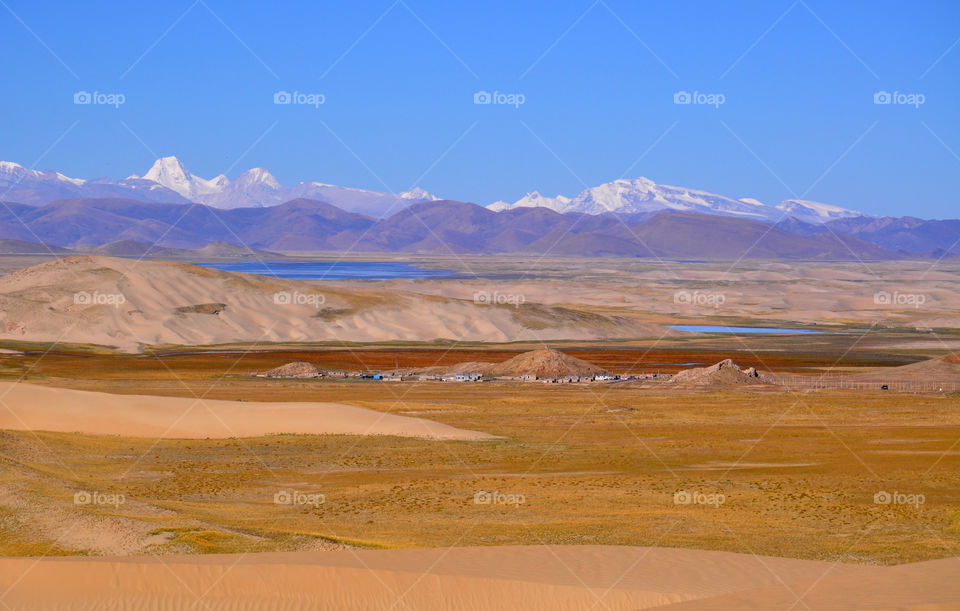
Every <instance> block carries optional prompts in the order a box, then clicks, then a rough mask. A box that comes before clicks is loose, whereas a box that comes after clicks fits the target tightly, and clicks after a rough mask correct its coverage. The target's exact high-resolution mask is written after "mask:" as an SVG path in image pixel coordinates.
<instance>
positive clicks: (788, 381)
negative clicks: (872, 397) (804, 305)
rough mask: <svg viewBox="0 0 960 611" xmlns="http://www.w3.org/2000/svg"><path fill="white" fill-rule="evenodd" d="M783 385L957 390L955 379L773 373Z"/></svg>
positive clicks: (847, 388) (926, 390)
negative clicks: (865, 377) (931, 379)
mask: <svg viewBox="0 0 960 611" xmlns="http://www.w3.org/2000/svg"><path fill="white" fill-rule="evenodd" d="M771 377H773V378H775V379H776V380H777V381H779V382H780V383H781V384H783V385H784V386H788V387H791V388H803V389H811V390H889V391H892V392H907V393H911V392H912V393H927V392H929V393H937V392H942V393H948V392H951V393H952V392H957V383H956V382H955V381H949V382H937V381H929V380H897V379H883V378H877V379H873V380H864V379H862V378H860V379H852V380H851V379H849V378H847V377H845V376H843V375H838V374H833V375H823V376H804V375H789V374H787V375H784V374H773V375H771Z"/></svg>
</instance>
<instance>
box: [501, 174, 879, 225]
mask: <svg viewBox="0 0 960 611" xmlns="http://www.w3.org/2000/svg"><path fill="white" fill-rule="evenodd" d="M528 207H544V208H549V209H551V210H554V211H556V212H560V213H567V212H579V213H583V214H604V213H611V212H612V213H616V214H629V215H635V214H640V213H648V212H657V211H660V210H676V211H679V212H700V213H706V214H717V215H721V216H735V217H740V218H746V219H753V220H757V221H766V222H774V223H775V222H777V221H780V220H782V219H784V218H787V217H790V216H793V217H795V218H798V219H799V220H802V221H804V222H807V223H824V222H827V221H830V220H834V219H837V218H845V217H854V216H863V214H862V213H860V212H856V211H854V210H846V209H844V208H839V207H837V206H831V205H829V204H821V203H818V202H809V201H801V200H787V201H784V202H782V203H780V204H779V205H777V206H775V207H773V206H767V205H766V204H764V203H762V202H760V201H758V200H755V199H751V198H744V199H733V198H729V197H725V196H723V195H717V194H715V193H709V192H707V191H699V190H696V189H687V188H684V187H672V186H669V185H660V184H657V183H655V182H653V181H652V180H650V179H647V178H636V179H632V180H627V179H620V180H615V181H613V182H608V183H605V184H602V185H600V186H597V187H592V188H589V189H585V190H584V191H582V192H580V194H578V195H577V196H576V197H573V198H569V197H564V196H562V195H558V196H557V197H544V196H543V195H541V194H540V193H538V192H536V191H534V192H532V193H528V194H527V195H525V196H524V197H522V198H520V199H519V200H517V201H516V202H514V203H512V204H509V203H507V202H503V201H499V202H495V203H493V204H490V206H489V208H490V209H491V210H493V211H496V212H499V211H503V210H510V209H516V208H528Z"/></svg>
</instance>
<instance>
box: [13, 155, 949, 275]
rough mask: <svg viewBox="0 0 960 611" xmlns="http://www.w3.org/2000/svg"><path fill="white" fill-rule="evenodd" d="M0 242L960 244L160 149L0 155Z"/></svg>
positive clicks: (667, 200)
mask: <svg viewBox="0 0 960 611" xmlns="http://www.w3.org/2000/svg"><path fill="white" fill-rule="evenodd" d="M0 239H6V240H8V241H9V240H19V241H20V242H8V244H9V245H10V246H9V248H10V249H11V252H15V251H16V252H25V251H30V250H31V249H36V248H40V249H41V250H45V246H40V245H39V244H38V242H43V243H44V244H45V245H49V246H50V247H52V248H54V249H55V248H63V247H66V248H72V249H81V250H90V249H93V248H98V247H103V246H105V245H111V244H113V245H114V246H112V247H111V248H114V249H119V250H120V251H123V252H127V251H129V252H132V253H141V254H142V253H143V252H149V253H150V254H151V256H153V255H158V253H159V252H160V251H158V250H157V249H158V248H167V249H199V248H203V247H204V246H206V245H207V244H210V243H212V242H224V243H228V244H233V245H237V246H243V247H250V248H257V249H265V250H271V251H330V250H352V251H365V252H416V253H450V252H454V253H534V254H544V253H551V254H557V255H579V256H601V255H612V256H630V257H662V258H721V259H726V258H737V257H739V256H740V255H742V254H743V253H745V252H746V253H748V256H750V257H756V258H783V259H855V258H861V259H884V258H898V257H901V258H902V257H921V258H922V257H932V258H941V257H944V256H954V255H955V253H956V252H957V251H958V250H960V249H958V248H957V245H958V242H960V220H923V219H918V218H913V217H900V218H892V217H873V216H866V215H864V214H861V213H859V212H856V211H854V210H848V209H844V208H839V207H836V206H832V205H829V204H823V203H819V202H810V201H803V200H786V201H784V202H781V203H779V204H778V205H776V206H768V205H765V204H763V203H762V202H759V201H757V200H755V199H750V198H745V199H733V198H729V197H725V196H722V195H717V194H714V193H709V192H706V191H699V190H695V189H687V188H682V187H674V186H668V185H660V184H657V183H655V182H653V181H651V180H649V179H646V178H637V179H631V180H626V179H622V180H615V181H613V182H610V183H606V184H604V185H600V186H597V187H592V188H589V189H585V190H584V191H582V192H581V193H579V194H578V195H577V196H575V197H573V198H567V197H563V196H557V197H555V198H548V197H544V196H542V195H540V194H539V193H537V192H533V193H530V194H528V195H526V196H524V197H523V198H521V199H520V200H518V201H516V202H514V203H512V204H508V203H506V202H496V203H494V204H491V205H490V206H486V207H484V206H479V205H476V204H472V203H465V202H457V201H451V200H440V199H437V198H436V197H434V196H433V195H431V194H430V193H428V192H426V191H424V190H422V189H419V188H417V189H413V190H412V191H410V192H406V193H400V194H398V195H393V194H389V193H382V192H377V191H366V190H362V189H351V188H347V187H338V186H335V185H328V184H323V183H318V182H300V183H298V184H297V185H294V186H292V187H287V186H284V185H282V184H280V183H279V182H278V181H277V180H276V179H275V178H274V177H273V175H272V174H271V173H270V172H269V171H267V170H266V169H263V168H253V169H251V170H247V171H245V172H243V173H241V174H240V175H239V176H237V177H236V178H235V179H234V180H232V181H231V180H230V179H228V178H227V177H226V176H224V175H220V176H217V177H215V178H212V179H209V180H207V179H203V178H200V177H197V176H195V175H193V174H192V173H191V172H190V171H189V170H187V168H186V167H185V166H184V165H183V164H182V163H181V162H180V161H179V160H178V159H177V158H175V157H164V158H162V159H158V160H157V161H156V162H155V163H154V164H153V166H152V167H151V168H150V169H149V170H148V171H147V172H146V173H145V174H144V175H143V176H138V175H131V176H129V177H127V178H124V179H121V180H112V179H107V178H99V179H90V180H86V179H78V178H70V177H68V176H65V175H64V174H61V173H59V172H54V171H45V172H38V171H35V170H30V169H26V168H24V167H22V166H20V165H18V164H15V163H11V162H0ZM118 242H119V244H116V243H118ZM54 252H56V251H55V250H54Z"/></svg>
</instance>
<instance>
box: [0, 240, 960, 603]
mask: <svg viewBox="0 0 960 611" xmlns="http://www.w3.org/2000/svg"><path fill="white" fill-rule="evenodd" d="M378 256H379V257H380V258H382V257H383V255H378ZM328 257H329V255H327V254H324V253H318V254H317V255H316V258H317V259H320V260H323V259H325V258H328ZM372 257H373V258H372V259H371V260H378V259H377V258H376V257H377V255H374V256H372ZM354 258H355V259H357V260H363V256H361V255H357V256H355V257H354ZM405 260H410V261H412V262H415V263H416V264H418V265H422V266H428V267H436V268H441V269H449V270H453V271H455V272H457V273H459V274H460V275H459V277H457V278H452V279H419V280H384V281H357V280H348V281H323V280H322V281H292V280H285V279H281V278H265V277H263V276H253V275H248V274H233V273H228V272H221V271H219V270H215V269H211V268H208V267H197V266H194V265H190V264H186V263H183V262H176V263H174V262H165V261H148V260H143V261H141V260H138V259H133V258H130V259H123V258H112V257H95V256H83V257H69V258H66V259H47V260H40V259H33V258H19V257H8V258H5V259H3V260H2V261H0V269H2V270H3V271H4V272H10V273H6V275H4V276H3V277H0V311H2V317H3V318H2V321H0V322H2V329H3V333H0V340H2V341H0V348H2V349H3V352H2V353H0V429H2V430H0V465H2V468H0V556H2V557H3V558H0V566H2V567H3V569H2V570H0V605H2V606H6V607H9V608H71V607H73V608H90V607H98V608H173V607H177V608H180V607H196V608H211V609H219V608H244V605H245V606H246V607H247V608H258V607H262V606H272V607H274V608H299V607H312V608H348V609H349V608H353V609H369V608H414V609H420V608H450V609H487V608H514V607H527V608H534V609H536V608H543V609H562V608H568V609H580V608H596V609H603V608H607V609H640V608H670V609H688V608H689V609H721V608H722V609H754V608H763V609H804V608H808V609H834V608H835V609H849V608H863V609H867V608H869V609H888V608H902V609H947V608H960V588H958V586H957V585H956V579H955V576H956V574H958V572H960V560H957V559H956V556H957V554H958V552H960V469H958V467H960V414H958V406H960V394H958V393H957V392H956V383H957V382H960V363H958V362H957V361H960V359H957V358H956V356H955V354H954V352H955V351H956V350H957V349H958V348H960V332H958V329H960V312H958V310H957V308H956V305H955V304H956V299H957V295H958V291H957V282H956V273H957V271H958V269H960V265H958V264H956V263H954V262H952V261H941V262H936V263H934V262H932V261H918V262H912V261H881V262H873V261H867V262H829V261H817V262H792V263H782V262H770V261H753V260H748V261H726V262H699V261H660V260H632V259H622V260H610V259H605V260H599V259H597V260H594V259H575V258H553V259H551V258H545V259H541V260H536V259H535V258H534V259H533V260H531V259H530V258H519V257H517V258H513V257H484V258H481V257H458V256H449V257H408V258H407V259H405ZM77 295H81V297H80V298H79V299H78V297H77ZM278 295H280V296H281V297H279V298H278V297H277V296H278ZM690 326H698V327H700V330H693V331H690V330H683V329H684V328H686V329H689V328H691V327H690ZM674 327H681V328H680V329H677V328H674ZM703 327H706V329H704V328H703ZM713 327H754V328H768V329H770V330H771V332H767V333H750V332H745V331H744V332H736V333H729V332H716V329H713V330H711V329H712V328H713ZM546 348H549V350H550V351H552V352H553V353H556V352H559V353H562V354H563V355H565V357H564V358H566V357H571V358H574V359H579V360H581V361H585V362H587V363H589V364H592V365H594V366H596V367H599V368H602V369H603V370H604V371H605V372H607V373H608V374H609V375H608V376H603V379H596V376H595V375H591V376H586V375H584V376H576V377H577V379H572V376H565V375H564V376H549V375H547V376H537V377H539V378H540V379H523V378H522V376H521V375H520V374H521V373H522V372H521V371H517V372H516V373H517V375H503V376H501V377H500V378H499V379H490V377H489V376H488V377H485V378H484V379H483V380H482V381H470V382H455V381H443V380H442V379H431V378H430V377H423V376H422V374H423V373H424V372H431V373H437V372H447V373H450V374H453V373H456V372H458V371H462V372H468V371H471V370H478V371H479V370H481V369H482V368H483V367H485V366H486V365H478V364H483V363H486V364H490V365H491V367H493V366H495V365H496V364H502V363H507V362H510V361H511V359H516V358H522V357H523V355H525V354H527V353H530V352H532V351H544V350H545V349H546ZM725 359H731V360H732V362H733V363H735V364H736V367H737V369H736V370H735V375H731V376H726V375H725V373H726V372H730V371H731V369H729V367H728V368H726V369H724V370H723V371H724V374H722V375H721V374H720V373H719V372H718V371H714V370H709V371H707V369H709V368H710V367H711V366H713V365H714V364H715V363H720V362H723V361H724V360H725ZM291 362H302V363H309V364H312V365H313V366H315V367H316V368H317V369H318V370H321V371H325V372H328V373H329V372H356V373H357V374H358V375H357V376H356V377H348V376H347V375H346V374H345V373H344V375H342V376H341V375H324V376H322V377H303V378H290V377H264V375H263V374H264V372H267V371H270V370H272V369H274V368H276V367H279V366H283V365H285V364H287V363H291ZM571 362H574V361H571ZM462 364H466V365H462ZM698 369H704V370H705V371H704V372H703V373H697V374H696V375H694V376H693V377H692V379H693V380H695V383H677V380H682V379H683V378H684V376H677V380H674V379H673V376H675V375H676V374H678V373H679V372H681V371H685V370H686V371H690V370H698ZM490 370H491V371H492V370H495V367H494V369H490ZM747 370H750V371H754V370H755V372H756V377H751V376H747V375H744V374H743V372H744V371H747ZM374 373H376V374H377V375H380V376H386V377H388V378H396V380H395V381H394V380H389V381H388V380H386V379H374V378H372V375H373V374H374ZM714 374H717V375H714ZM363 376H367V377H363ZM440 377H441V378H442V374H441V375H440ZM686 377H687V379H691V376H690V374H686ZM607 378H609V379H607ZM884 387H886V388H884ZM52 584H55V585H56V587H52Z"/></svg>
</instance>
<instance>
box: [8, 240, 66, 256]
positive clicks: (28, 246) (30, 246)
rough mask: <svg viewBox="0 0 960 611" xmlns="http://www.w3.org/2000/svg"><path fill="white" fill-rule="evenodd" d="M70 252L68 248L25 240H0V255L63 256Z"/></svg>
mask: <svg viewBox="0 0 960 611" xmlns="http://www.w3.org/2000/svg"><path fill="white" fill-rule="evenodd" d="M70 252H71V251H70V249H68V248H61V247H60V246H52V245H50V244H40V243H38V242H28V241H25V240H13V239H6V240H3V239H0V255H49V254H55V255H65V254H69V253H70Z"/></svg>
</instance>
